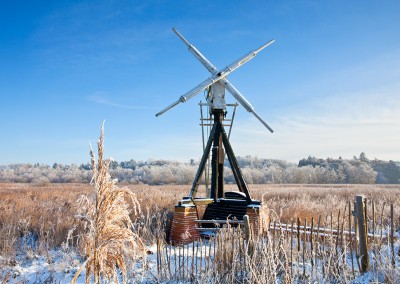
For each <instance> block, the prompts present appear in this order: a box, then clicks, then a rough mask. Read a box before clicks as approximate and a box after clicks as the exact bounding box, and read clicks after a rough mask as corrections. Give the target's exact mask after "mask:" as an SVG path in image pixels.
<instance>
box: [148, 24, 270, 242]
mask: <svg viewBox="0 0 400 284" xmlns="http://www.w3.org/2000/svg"><path fill="white" fill-rule="evenodd" d="M173 31H174V32H175V34H176V35H177V36H178V37H179V38H180V39H181V40H182V41H183V43H184V44H185V45H186V46H187V48H188V49H189V51H190V52H191V53H192V54H193V55H194V56H195V57H196V58H197V59H198V60H199V61H200V62H201V63H202V64H203V65H204V67H205V68H206V69H207V70H208V71H209V72H210V73H211V76H210V77H208V78H207V79H206V80H204V81H203V82H201V83H200V84H198V85H197V86H196V87H194V88H193V89H191V90H189V91H188V92H186V93H185V94H183V95H182V96H181V97H180V98H179V99H178V100H177V101H175V102H174V103H172V104H171V105H169V106H168V107H166V108H165V109H163V110H162V111H160V112H159V113H157V114H156V116H160V115H161V114H163V113H165V112H167V111H168V110H170V109H172V108H173V107H175V106H177V105H178V104H180V103H184V102H186V101H187V100H189V99H191V98H193V97H194V96H195V95H197V94H198V93H200V92H202V91H205V90H208V95H207V97H206V100H207V102H206V104H207V106H208V109H209V114H210V116H211V118H212V127H211V130H210V133H209V137H208V140H207V144H206V145H205V147H204V152H203V156H202V158H201V161H200V164H199V168H198V170H197V173H196V176H195V179H194V181H193V185H192V188H191V190H190V194H189V196H187V197H184V198H183V199H182V200H181V201H179V203H178V205H177V206H175V212H174V219H173V222H172V229H171V241H172V242H174V243H187V242H191V241H193V240H194V239H196V238H197V237H199V232H201V231H203V230H209V228H210V227H214V226H215V224H216V223H224V222H227V221H228V222H229V220H231V221H230V222H232V223H234V224H237V223H238V222H239V223H240V222H242V220H243V216H244V215H246V214H247V215H249V216H250V220H251V221H252V223H253V226H254V228H255V229H256V227H257V223H258V216H259V208H260V206H261V202H260V201H258V200H253V199H252V198H251V196H250V192H249V190H248V187H247V184H246V182H245V180H244V178H243V175H242V172H241V170H240V168H239V165H238V162H237V160H236V157H235V155H234V152H233V149H232V146H231V144H230V142H229V139H228V136H227V134H226V131H225V129H224V126H223V120H224V115H225V114H226V107H227V104H226V102H225V90H227V91H228V92H229V93H231V94H232V96H233V97H234V98H235V99H236V101H237V102H238V103H239V104H240V105H241V106H243V107H244V108H245V109H246V110H247V111H248V112H250V113H252V114H253V115H254V116H255V117H256V118H257V119H258V120H259V121H260V122H261V123H262V124H263V125H264V126H265V127H266V128H267V129H268V130H269V131H270V132H271V133H272V132H273V130H272V129H271V127H270V126H269V125H268V124H267V123H266V122H265V121H264V120H263V119H262V118H261V117H260V116H259V115H258V114H257V113H256V112H255V110H254V107H253V106H252V105H251V104H250V103H249V102H248V101H247V99H246V98H245V97H244V96H243V95H242V94H241V93H240V92H239V91H238V90H237V89H236V88H235V87H234V86H233V85H232V84H231V83H230V82H229V80H228V78H227V76H228V75H229V74H230V73H232V72H233V71H235V70H236V69H237V68H239V67H240V66H242V65H243V64H245V63H246V62H248V61H249V60H250V59H252V58H254V57H255V56H256V55H257V54H258V53H259V52H260V51H261V50H263V49H265V48H266V47H268V46H269V45H271V44H272V43H273V42H274V40H271V41H269V42H267V43H266V44H264V45H262V46H260V47H259V48H258V49H255V50H253V51H250V52H249V53H247V54H246V55H244V56H242V57H240V58H239V59H237V60H236V61H234V62H233V63H231V64H229V65H227V66H226V67H225V68H223V69H217V68H216V67H215V66H214V65H213V64H212V63H211V62H210V61H209V60H208V59H207V58H206V57H205V56H204V55H203V54H201V53H200V51H198V50H197V48H196V47H195V46H193V45H192V44H190V43H189V42H188V41H187V40H186V39H185V38H184V37H183V36H182V35H181V34H180V33H179V32H178V31H177V30H176V29H173ZM210 153H211V188H210V190H209V191H208V196H206V197H205V198H204V197H202V198H198V197H196V194H197V191H198V188H199V185H200V179H201V177H202V175H203V173H204V170H205V168H206V163H207V160H208V158H209V155H210ZM225 155H226V157H227V158H228V161H229V164H230V166H231V169H232V173H233V176H234V178H235V182H236V184H237V186H238V190H239V191H234V192H224V172H223V169H224V161H225ZM198 205H206V210H205V212H204V215H203V216H202V218H200V216H198V211H197V206H198Z"/></svg>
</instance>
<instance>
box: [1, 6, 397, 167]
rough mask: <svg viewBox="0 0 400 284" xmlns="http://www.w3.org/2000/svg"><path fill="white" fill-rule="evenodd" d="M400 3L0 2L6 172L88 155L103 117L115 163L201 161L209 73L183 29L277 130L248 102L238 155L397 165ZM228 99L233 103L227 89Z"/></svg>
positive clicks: (236, 140) (236, 132) (238, 126)
mask: <svg viewBox="0 0 400 284" xmlns="http://www.w3.org/2000/svg"><path fill="white" fill-rule="evenodd" d="M399 15H400V2H399V1H368V0H367V1H237V0H230V1H200V0H199V1H180V0H177V1H166V0H165V1H163V0H154V1H136V0H135V1H111V0H108V1H102V0H100V1H18V0H17V1H8V0H2V1H1V2H0V62H1V63H0V98H1V103H0V121H1V122H0V135H1V136H0V137H1V139H0V164H9V163H21V162H29V163H36V162H39V163H48V164H51V163H54V162H61V163H82V162H87V161H89V146H88V145H89V142H91V143H92V144H95V143H96V141H97V138H98V135H99V132H100V126H101V124H102V122H103V121H105V147H106V155H107V156H111V157H113V158H114V159H115V160H117V161H123V160H129V159H136V160H147V159H170V160H180V161H189V160H190V159H191V158H194V159H199V158H200V156H201V154H202V146H201V129H200V127H199V125H198V124H199V114H200V111H199V107H198V105H197V104H198V102H199V101H200V100H201V99H203V100H204V97H203V94H199V95H197V96H196V97H195V98H193V99H191V100H190V101H188V102H186V103H184V104H180V105H179V106H177V107H175V108H174V109H172V110H170V111H169V112H167V113H165V114H164V115H162V116H160V117H158V118H156V117H155V114H156V113H157V112H158V111H160V110H162V109H163V108H164V107H166V106H167V105H169V104H170V103H172V102H173V101H175V100H177V99H178V98H179V96H181V95H182V94H184V93H185V92H186V91H188V90H190V89H191V88H192V87H194V86H195V85H197V84H198V83H199V82H201V81H203V80H204V79H205V78H207V77H208V76H209V73H208V72H207V70H206V69H205V68H204V67H203V66H202V65H201V64H200V63H199V62H198V61H197V60H196V59H195V58H194V57H193V56H192V55H191V54H190V53H189V52H188V50H187V49H186V47H185V46H184V45H183V44H182V42H181V41H180V40H179V38H178V37H177V36H176V35H175V34H174V33H173V32H172V31H171V28H172V27H176V28H177V29H178V30H179V31H180V32H181V33H182V34H183V35H184V36H185V37H186V38H187V39H188V40H189V41H190V42H191V43H193V44H194V45H195V46H196V47H197V48H198V49H199V50H200V51H201V52H202V53H203V54H204V55H205V56H206V57H207V58H208V59H209V60H210V61H211V62H213V64H214V65H216V66H217V67H219V68H222V67H224V66H226V65H228V64H229V63H231V62H233V61H234V60H236V59H237V58H239V57H241V56H242V55H244V54H245V53H247V52H248V51H250V50H252V49H255V48H257V47H259V46H260V45H261V44H263V43H265V42H267V41H269V40H270V39H273V38H274V39H275V40H276V42H275V43H274V44H273V45H271V46H270V47H268V48H267V49H265V50H263V51H262V52H261V53H260V54H259V55H258V56H257V57H256V58H255V59H253V60H252V61H250V62H248V63H247V64H246V65H244V66H243V67H241V68H239V69H238V70H236V71H235V72H233V73H232V74H230V75H229V76H228V78H229V80H230V81H231V82H232V83H233V84H234V85H235V86H236V88H238V89H239V90H240V91H241V93H242V94H243V95H244V96H245V97H246V98H247V99H248V100H249V101H250V102H251V103H252V104H253V106H254V107H255V109H256V110H257V112H258V113H259V114H260V115H261V117H263V119H264V120H265V121H267V122H268V124H269V125H270V126H271V127H272V128H273V129H274V130H275V132H274V133H273V134H270V133H269V132H268V131H267V130H266V129H265V128H263V126H262V125H261V124H260V123H259V122H258V121H257V120H256V119H255V118H254V117H253V116H252V115H251V114H249V113H247V111H245V110H244V109H243V108H241V107H239V109H238V111H237V116H236V118H235V125H234V129H233V132H232V136H231V143H232V145H233V148H234V150H235V153H236V154H237V155H241V156H244V155H253V156H258V157H260V158H277V159H284V160H288V161H294V162H296V161H298V160H299V159H301V158H303V157H307V156H309V155H312V156H317V157H322V158H326V157H333V158H337V157H339V156H342V157H343V158H351V157H352V156H353V155H358V154H359V153H360V152H365V153H366V154H367V157H369V158H371V159H372V158H375V157H376V158H379V159H386V160H389V159H392V160H400V151H399V142H400V99H399V96H400V80H399V79H400V20H399ZM227 102H234V100H233V98H232V97H231V96H230V95H229V94H228V95H227Z"/></svg>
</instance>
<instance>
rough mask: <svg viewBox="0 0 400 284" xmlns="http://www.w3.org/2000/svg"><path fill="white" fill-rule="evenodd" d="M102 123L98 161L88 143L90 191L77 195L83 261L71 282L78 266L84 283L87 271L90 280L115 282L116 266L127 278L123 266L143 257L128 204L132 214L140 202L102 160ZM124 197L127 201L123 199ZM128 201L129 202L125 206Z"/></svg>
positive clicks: (125, 267) (138, 208)
mask: <svg viewBox="0 0 400 284" xmlns="http://www.w3.org/2000/svg"><path fill="white" fill-rule="evenodd" d="M103 140H104V126H103V127H102V129H101V134H100V139H99V142H98V161H97V163H96V159H95V154H94V151H93V149H92V147H90V154H91V162H92V163H91V165H92V170H93V178H92V181H91V184H92V185H93V186H94V189H95V191H94V194H93V195H94V197H93V195H90V196H87V195H82V196H81V198H79V200H78V203H79V205H80V207H81V208H79V209H80V210H79V212H78V216H77V217H79V218H80V219H81V220H82V222H83V224H84V228H85V232H84V234H83V247H84V251H85V257H86V261H85V262H84V263H83V264H82V266H81V268H79V269H78V271H77V273H76V274H75V276H74V278H73V280H72V282H71V283H75V281H76V279H77V278H78V276H79V274H80V272H81V270H82V269H83V268H84V267H85V268H86V283H90V279H91V275H93V276H94V283H96V284H97V283H100V281H101V279H103V280H105V281H106V282H113V283H118V282H119V281H118V269H119V270H120V271H121V273H122V281H123V282H124V283H126V282H127V269H128V268H129V269H132V265H133V264H134V263H135V260H136V259H138V258H140V257H144V255H145V254H144V251H145V250H144V245H143V243H142V241H141V239H140V238H139V236H138V235H137V234H136V233H135V232H134V231H133V229H134V227H133V223H132V220H131V218H130V212H131V211H130V210H129V209H130V208H132V209H133V214H134V215H137V214H138V213H139V212H140V204H139V202H138V200H137V198H136V195H135V193H133V192H132V191H130V190H129V189H127V188H120V187H118V186H117V185H116V181H115V180H112V179H111V176H110V174H109V172H108V170H109V165H110V162H111V160H110V159H107V160H104V158H103V154H104V147H103V145H104V141H103ZM127 200H128V202H127ZM129 205H131V206H130V207H129Z"/></svg>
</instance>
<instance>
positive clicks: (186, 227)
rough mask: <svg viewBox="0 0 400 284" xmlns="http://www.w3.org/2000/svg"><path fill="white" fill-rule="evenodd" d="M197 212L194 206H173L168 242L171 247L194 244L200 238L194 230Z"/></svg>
mask: <svg viewBox="0 0 400 284" xmlns="http://www.w3.org/2000/svg"><path fill="white" fill-rule="evenodd" d="M197 219H198V218H197V212H196V206H195V205H189V206H187V205H185V206H181V205H177V206H175V211H174V217H173V219H172V227H171V235H170V241H171V243H172V244H173V245H183V244H188V243H191V242H194V241H195V240H198V239H199V238H200V235H199V232H198V231H197V230H196V228H197V224H196V222H195V220H197Z"/></svg>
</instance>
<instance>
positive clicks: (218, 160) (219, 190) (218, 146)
mask: <svg viewBox="0 0 400 284" xmlns="http://www.w3.org/2000/svg"><path fill="white" fill-rule="evenodd" d="M213 116H214V125H213V127H212V129H211V132H210V136H209V137H208V141H207V145H206V147H205V149H204V152H203V156H202V158H201V161H200V165H199V168H198V170H197V173H196V176H195V179H194V181H193V185H192V189H191V191H190V195H189V198H190V199H191V200H194V198H195V196H196V193H197V189H198V187H199V184H200V179H201V176H202V175H203V173H204V169H205V166H206V163H207V158H208V156H209V154H210V151H211V149H212V158H211V168H212V173H211V191H210V196H208V198H212V199H214V202H216V201H217V200H218V198H223V197H224V160H225V152H226V155H227V157H228V161H229V164H230V166H231V169H232V173H233V176H234V178H235V181H236V184H237V186H238V189H239V191H240V192H243V193H244V194H245V195H246V201H247V203H249V204H250V203H251V196H250V193H249V189H248V187H247V184H246V182H245V180H244V178H243V174H242V171H241V170H240V167H239V164H238V162H237V159H236V157H235V154H234V152H233V149H232V146H231V144H230V142H229V139H228V136H227V134H226V132H225V129H224V127H223V125H222V120H223V116H224V112H223V111H222V110H214V111H213Z"/></svg>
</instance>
